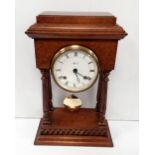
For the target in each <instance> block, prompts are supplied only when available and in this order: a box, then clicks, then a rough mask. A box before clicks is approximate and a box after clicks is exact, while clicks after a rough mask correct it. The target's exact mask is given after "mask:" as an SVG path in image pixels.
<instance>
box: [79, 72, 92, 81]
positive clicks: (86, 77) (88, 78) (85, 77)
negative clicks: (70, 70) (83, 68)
mask: <svg viewBox="0 0 155 155" xmlns="http://www.w3.org/2000/svg"><path fill="white" fill-rule="evenodd" d="M77 74H78V75H80V76H81V77H83V78H84V79H86V80H91V77H89V76H84V75H82V74H81V73H79V72H77Z"/></svg>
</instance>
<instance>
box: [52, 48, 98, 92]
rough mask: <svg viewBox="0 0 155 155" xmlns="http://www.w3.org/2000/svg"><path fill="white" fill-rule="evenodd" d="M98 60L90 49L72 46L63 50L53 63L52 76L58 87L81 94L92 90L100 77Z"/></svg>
mask: <svg viewBox="0 0 155 155" xmlns="http://www.w3.org/2000/svg"><path fill="white" fill-rule="evenodd" d="M98 70H99V69H98V60H97V57H96V55H95V54H94V53H93V52H92V51H91V50H90V49H88V48H86V47H83V46H79V45H71V46H67V47H64V48H63V49H61V50H60V51H59V52H58V53H57V54H56V56H55V57H54V61H53V63H52V75H53V78H54V80H55V81H56V83H57V84H58V86H60V87H61V88H63V89H65V90H67V91H70V92H81V91H84V90H86V89H88V88H90V87H91V86H92V85H93V84H94V83H95V81H96V79H97V76H98Z"/></svg>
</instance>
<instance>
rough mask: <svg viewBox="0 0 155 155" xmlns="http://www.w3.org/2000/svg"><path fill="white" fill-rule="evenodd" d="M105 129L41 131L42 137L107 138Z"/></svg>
mask: <svg viewBox="0 0 155 155" xmlns="http://www.w3.org/2000/svg"><path fill="white" fill-rule="evenodd" d="M106 133H107V131H106V130H104V129H58V128H55V129H54V128H53V129H41V131H40V135H76V136H106V135H107V134H106Z"/></svg>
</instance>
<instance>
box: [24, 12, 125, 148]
mask: <svg viewBox="0 0 155 155" xmlns="http://www.w3.org/2000/svg"><path fill="white" fill-rule="evenodd" d="M26 34H27V35H28V36H29V37H31V38H33V39H34V44H35V55H36V67H37V68H38V69H40V71H41V73H42V87H43V112H44V116H43V118H42V119H41V122H40V125H39V129H38V132H37V136H36V140H35V144H44V145H78V146H112V145H113V144H112V140H111V136H110V131H109V127H108V123H107V121H106V118H105V112H106V98H107V82H108V75H109V73H110V71H111V70H113V69H114V66H115V59H116V51H117V44H118V40H120V39H122V38H124V37H125V36H126V35H127V33H126V32H125V31H124V29H123V28H122V27H121V26H119V25H118V24H117V23H116V17H115V16H113V15H112V14H110V13H104V12H100V13H99V12H98V13H97V12H96V13H90V12H81V13H79V12H43V13H41V14H39V15H38V16H37V17H36V23H35V24H33V25H32V26H30V28H29V29H28V30H27V31H26ZM72 44H76V45H82V46H85V47H88V48H90V49H91V50H92V51H93V52H94V53H95V54H96V55H97V57H98V59H99V64H100V76H99V84H98V92H97V98H96V100H97V101H96V108H95V109H87V108H81V109H80V110H79V111H77V112H74V113H73V112H68V111H66V109H65V108H54V106H53V103H52V88H51V86H52V84H51V75H50V68H51V62H52V59H53V57H54V55H55V54H56V53H57V51H59V50H60V49H61V48H63V47H64V46H69V45H72ZM53 93H54V90H53ZM83 93H84V92H83ZM75 120H76V121H75Z"/></svg>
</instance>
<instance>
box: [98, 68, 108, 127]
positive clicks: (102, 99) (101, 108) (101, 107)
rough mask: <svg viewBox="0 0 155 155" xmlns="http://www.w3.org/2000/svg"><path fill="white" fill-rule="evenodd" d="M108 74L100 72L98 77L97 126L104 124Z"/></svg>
mask: <svg viewBox="0 0 155 155" xmlns="http://www.w3.org/2000/svg"><path fill="white" fill-rule="evenodd" d="M109 73H110V72H103V71H102V70H101V71H100V77H99V82H98V92H97V104H96V110H97V112H99V125H104V124H105V112H106V104H107V86H108V80H109V79H108V75H109Z"/></svg>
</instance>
